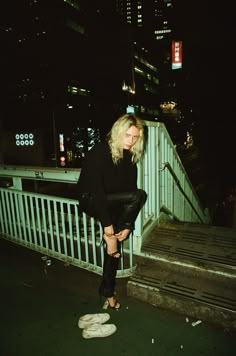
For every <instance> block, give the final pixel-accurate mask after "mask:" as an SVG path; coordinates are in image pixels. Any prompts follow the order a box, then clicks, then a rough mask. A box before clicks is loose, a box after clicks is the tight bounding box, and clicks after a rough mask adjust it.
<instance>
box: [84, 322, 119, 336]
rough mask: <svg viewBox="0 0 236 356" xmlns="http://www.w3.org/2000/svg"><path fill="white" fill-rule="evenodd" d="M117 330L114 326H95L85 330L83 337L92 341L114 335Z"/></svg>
mask: <svg viewBox="0 0 236 356" xmlns="http://www.w3.org/2000/svg"><path fill="white" fill-rule="evenodd" d="M116 330H117V328H116V326H115V325H114V324H105V325H102V324H93V325H90V326H88V327H87V328H84V330H83V332H82V336H83V338H85V339H91V338H93V337H106V336H110V335H112V334H114V332H116Z"/></svg>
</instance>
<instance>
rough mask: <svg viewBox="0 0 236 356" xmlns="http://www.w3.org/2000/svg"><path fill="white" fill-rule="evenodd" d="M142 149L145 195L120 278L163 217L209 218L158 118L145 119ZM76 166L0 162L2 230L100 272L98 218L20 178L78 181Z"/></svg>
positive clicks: (8, 236)
mask: <svg viewBox="0 0 236 356" xmlns="http://www.w3.org/2000/svg"><path fill="white" fill-rule="evenodd" d="M145 129H146V137H147V140H146V142H147V143H146V149H145V154H144V157H143V160H142V161H141V162H139V164H138V186H139V187H140V188H142V189H144V190H145V191H146V192H147V194H148V199H147V202H146V204H145V206H144V207H143V209H142V210H141V212H140V214H139V215H138V218H137V220H136V223H135V230H134V232H133V234H132V236H131V237H130V238H129V239H128V240H127V241H125V242H124V243H123V244H122V251H121V252H122V257H121V260H120V267H119V270H118V274H117V276H118V277H123V276H128V275H129V274H131V273H132V272H133V269H134V266H133V254H136V255H139V254H140V253H141V247H142V243H143V241H144V240H145V238H146V236H148V234H149V233H150V231H151V230H152V229H153V228H154V227H155V226H156V225H157V224H158V223H159V222H160V220H161V219H172V220H173V219H175V220H179V221H185V222H196V223H204V224H207V223H209V216H208V215H207V212H206V211H204V210H203V208H202V207H201V204H200V202H199V200H198V197H197V195H196V193H195V191H194V189H193V187H192V185H191V182H190V181H189V179H188V176H187V174H186V171H185V169H184V167H183V165H182V162H181V160H180V158H179V156H178V154H177V152H176V150H175V147H174V145H173V143H172V141H171V139H170V137H169V134H168V132H167V130H166V128H165V125H164V124H162V123H153V122H145ZM79 173H80V170H79V169H60V168H46V167H19V166H18V167H17V166H16V167H10V166H0V179H5V178H7V179H11V180H12V184H8V186H7V188H0V234H1V236H2V237H3V238H5V239H7V240H10V241H12V242H14V243H17V244H20V245H23V246H25V247H27V248H30V249H32V250H35V251H37V252H40V253H42V254H44V255H47V256H51V257H53V258H55V259H59V260H62V261H64V262H66V263H69V264H72V265H74V266H78V267H81V268H84V269H87V270H90V271H93V272H95V273H98V274H101V273H102V265H103V259H104V248H103V246H102V245H101V241H102V235H103V233H102V228H101V225H100V223H99V222H98V221H96V220H95V219H94V218H91V217H88V216H87V215H86V214H84V213H81V212H80V211H79V202H78V201H77V200H75V199H67V198H62V197H58V196H51V195H46V194H38V193H35V192H29V191H24V190H23V188H22V187H23V184H22V181H23V180H29V179H30V180H34V181H39V180H40V181H53V182H55V184H56V183H57V182H67V183H68V182H69V183H70V184H76V183H77V181H78V178H79Z"/></svg>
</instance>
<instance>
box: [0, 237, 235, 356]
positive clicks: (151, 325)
mask: <svg viewBox="0 0 236 356" xmlns="http://www.w3.org/2000/svg"><path fill="white" fill-rule="evenodd" d="M49 259H50V258H49ZM0 276H1V292H0V295H1V318H0V355H1V356H54V355H55V356H74V355H76V356H77V355H83V356H91V355H100V354H101V355H103V356H118V355H119V356H126V355H128V356H133V355H135V356H144V355H145V356H175V355H185V356H190V355H191V356H202V355H205V356H206V355H207V356H235V355H236V351H235V350H236V341H235V339H236V334H235V332H232V331H230V330H225V329H222V328H219V327H216V326H215V325H211V324H208V323H206V322H201V323H200V324H198V325H196V326H192V322H194V321H196V320H193V319H190V320H186V316H184V315H179V314H175V313H173V312H171V311H168V310H164V309H159V308H157V307H154V306H152V305H150V304H146V303H142V302H140V301H137V300H135V299H133V298H131V297H128V296H127V293H126V284H127V278H125V279H122V278H119V279H118V280H117V299H118V300H119V302H120V303H121V304H122V307H121V309H120V310H119V311H115V310H113V309H108V310H107V311H108V312H109V314H110V317H111V318H110V320H109V321H108V322H107V323H114V324H115V325H116V326H117V331H116V332H115V333H114V334H113V335H111V336H108V337H105V338H92V339H84V338H83V337H82V330H81V329H79V328H78V319H79V317H80V316H82V315H84V314H87V313H100V312H104V310H103V309H102V308H101V307H102V304H103V303H102V301H101V300H100V298H99V296H98V286H99V282H100V278H101V277H100V276H99V275H97V274H95V273H93V272H88V271H86V270H83V269H80V268H78V267H74V266H71V265H66V264H64V263H63V262H61V261H58V260H53V259H50V261H49V262H48V265H47V263H46V261H45V260H44V259H43V255H42V254H40V253H37V252H34V251H31V250H29V249H27V248H25V247H21V246H18V245H16V244H14V243H12V242H9V241H6V240H4V239H0Z"/></svg>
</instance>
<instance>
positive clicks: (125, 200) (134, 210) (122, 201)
mask: <svg viewBox="0 0 236 356" xmlns="http://www.w3.org/2000/svg"><path fill="white" fill-rule="evenodd" d="M107 199H108V202H109V205H110V206H111V208H112V207H115V208H117V207H119V211H120V213H117V217H116V221H115V223H114V225H115V230H116V231H115V233H119V232H120V231H123V230H129V231H132V230H134V223H135V220H136V218H137V216H138V214H139V212H140V210H141V209H142V207H143V205H144V204H145V202H146V200H147V193H146V192H145V191H144V190H142V189H137V190H135V191H133V192H128V193H117V194H109V195H108V196H107Z"/></svg>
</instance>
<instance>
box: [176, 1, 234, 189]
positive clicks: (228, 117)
mask: <svg viewBox="0 0 236 356" xmlns="http://www.w3.org/2000/svg"><path fill="white" fill-rule="evenodd" d="M182 5H183V9H182V14H181V16H182V24H183V28H185V29H188V31H185V32H184V33H185V45H186V47H185V49H186V52H187V53H185V55H186V56H187V61H188V64H189V66H190V68H191V81H190V83H189V88H188V90H189V92H190V93H191V99H192V100H193V102H194V104H195V105H196V109H197V112H198V117H197V118H198V122H197V128H196V135H197V137H196V140H197V141H198V143H199V145H200V148H201V151H202V154H203V155H204V159H205V160H206V162H207V165H208V169H209V175H210V176H211V177H212V179H213V180H214V181H215V183H216V184H219V189H221V183H222V189H223V186H224V185H229V186H230V185H233V184H235V185H236V169H235V153H236V139H235V131H236V118H235V109H234V103H235V89H234V85H235V82H236V76H235V63H234V62H235V59H234V43H235V34H236V24H235V20H234V18H233V17H234V11H233V8H232V5H233V4H229V2H225V7H222V2H219V3H217V2H215V1H201V2H196V1H195V2H192V1H185V0H184V1H183V3H182ZM220 5H221V6H220Z"/></svg>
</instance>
